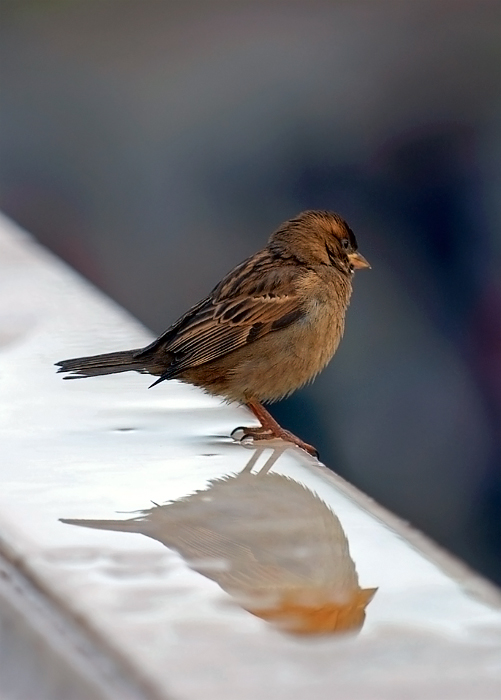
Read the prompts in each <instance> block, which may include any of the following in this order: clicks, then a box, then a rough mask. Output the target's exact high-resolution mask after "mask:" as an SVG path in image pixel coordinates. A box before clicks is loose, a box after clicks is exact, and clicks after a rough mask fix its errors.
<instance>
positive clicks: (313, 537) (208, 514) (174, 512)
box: [63, 445, 376, 634]
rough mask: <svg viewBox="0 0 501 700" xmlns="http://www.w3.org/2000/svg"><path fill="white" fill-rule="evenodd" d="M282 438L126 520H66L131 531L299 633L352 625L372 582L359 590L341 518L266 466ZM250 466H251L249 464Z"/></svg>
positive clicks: (360, 616) (359, 621)
mask: <svg viewBox="0 0 501 700" xmlns="http://www.w3.org/2000/svg"><path fill="white" fill-rule="evenodd" d="M284 449H287V447H286V446H285V445H280V446H277V447H274V448H273V449H272V450H271V455H269V456H268V458H267V459H266V461H265V462H264V464H262V465H260V467H259V466H257V465H258V462H259V460H260V457H262V453H263V452H269V451H270V450H268V449H266V447H260V448H257V449H253V448H251V453H252V454H251V457H250V459H249V461H248V463H247V464H246V465H245V467H244V468H243V470H242V471H241V472H240V473H238V474H234V475H227V476H225V477H223V478H220V479H214V480H212V481H210V482H209V484H208V485H207V488H206V489H203V490H200V491H197V492H195V493H193V494H191V495H189V496H186V497H184V498H181V499H178V500H177V501H174V502H172V503H169V504H166V505H162V506H161V505H158V504H155V505H154V506H153V507H152V508H149V509H147V510H144V511H142V512H141V514H140V515H139V516H136V517H134V518H132V519H128V520H70V519H67V520H64V521H63V522H66V523H69V524H72V525H81V526H84V527H90V528H97V529H100V530H117V531H121V532H138V533H141V534H143V535H147V536H148V537H152V538H153V539H156V540H158V541H159V542H162V543H163V544H165V545H166V546H167V547H170V548H172V549H175V550H176V551H178V552H179V553H180V554H181V555H182V556H183V558H184V560H185V561H186V562H187V564H188V565H189V566H190V567H191V568H192V569H194V570H195V571H198V572H199V573H201V574H203V575H204V576H207V577H208V578H210V579H212V580H213V581H216V583H218V584H219V585H220V586H221V588H222V589H223V590H225V591H226V592H227V593H229V594H230V595H231V596H232V598H234V599H235V600H236V601H237V602H238V603H239V604H240V605H241V606H242V607H243V608H244V609H245V610H247V611H249V612H250V613H253V614H254V615H256V616H257V617H260V618H262V619H264V620H268V621H270V622H273V623H275V624H276V625H277V626H279V627H280V628H281V629H283V630H285V631H288V632H294V633H299V634H318V633H333V632H340V631H348V630H358V629H360V628H361V627H362V625H363V623H364V620H365V607H366V606H367V604H368V603H369V602H370V601H371V600H372V598H373V596H374V594H375V592H376V589H375V588H367V589H361V588H360V586H359V583H358V576H357V572H356V569H355V564H354V562H353V560H352V559H351V557H350V552H349V544H348V540H347V539H346V535H345V533H344V531H343V528H342V526H341V523H340V521H339V519H338V518H337V517H336V515H335V514H334V513H333V512H332V510H330V508H329V507H328V506H327V505H326V504H325V503H324V502H323V501H322V500H321V499H320V498H319V497H318V496H317V495H316V494H315V493H313V492H312V491H310V490H309V489H308V488H307V487H306V486H304V485H303V484H301V483H299V482H298V481H296V480H294V479H292V478H290V477H288V476H285V475H283V474H280V473H277V472H271V469H272V468H273V466H274V465H275V464H276V462H277V460H278V459H279V457H280V455H281V454H282V453H283V451H284ZM254 468H257V470H256V471H255V472H253V469H254Z"/></svg>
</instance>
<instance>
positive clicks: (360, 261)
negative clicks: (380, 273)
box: [348, 253, 371, 270]
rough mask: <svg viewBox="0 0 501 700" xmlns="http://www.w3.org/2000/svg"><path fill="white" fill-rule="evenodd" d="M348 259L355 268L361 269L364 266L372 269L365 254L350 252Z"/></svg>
mask: <svg viewBox="0 0 501 700" xmlns="http://www.w3.org/2000/svg"><path fill="white" fill-rule="evenodd" d="M348 260H349V261H350V264H351V265H353V267H354V268H355V270H361V269H362V268H364V267H368V268H369V269H370V267H371V266H370V265H369V263H368V262H367V260H366V259H365V258H364V256H363V255H360V253H350V254H349V255H348Z"/></svg>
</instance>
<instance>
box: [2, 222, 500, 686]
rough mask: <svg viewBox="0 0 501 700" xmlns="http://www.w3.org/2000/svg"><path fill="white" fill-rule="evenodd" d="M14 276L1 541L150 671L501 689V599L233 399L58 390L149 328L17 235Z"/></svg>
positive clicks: (141, 338)
mask: <svg viewBox="0 0 501 700" xmlns="http://www.w3.org/2000/svg"><path fill="white" fill-rule="evenodd" d="M0 272H1V273H2V274H0V285H3V287H4V291H5V294H3V295H1V294H0V320H1V319H3V328H2V334H3V335H2V337H8V338H9V339H10V340H9V342H8V343H6V344H5V345H3V346H2V348H1V349H0V382H1V396H2V399H1V402H0V430H1V449H2V460H1V464H0V478H1V489H0V551H1V552H2V554H3V555H4V556H7V557H8V558H9V559H10V561H12V562H15V564H16V566H18V567H20V568H21V569H22V570H23V572H26V574H27V575H28V576H29V577H30V578H31V579H32V580H33V581H34V582H35V583H36V585H37V587H38V588H39V589H40V590H41V591H45V592H46V593H47V595H48V597H50V599H51V600H52V601H56V602H57V604H58V605H59V606H60V608H61V610H64V611H66V612H67V614H68V615H70V616H72V618H74V619H75V620H78V622H79V624H80V625H81V626H82V628H83V629H85V630H89V631H90V632H92V634H95V635H98V636H99V638H100V639H103V640H105V642H106V644H107V645H108V647H109V648H110V650H113V653H116V654H119V655H120V656H121V658H123V659H125V660H126V663H127V665H128V667H129V668H130V669H131V673H133V674H134V676H135V677H138V678H142V679H146V680H147V681H148V683H150V684H151V685H153V686H154V687H155V688H156V689H158V692H159V693H160V695H159V697H164V695H166V696H167V697H173V698H177V697H182V698H202V697H203V698H204V700H207V698H210V697H217V698H218V700H226V699H228V700H235V698H239V700H251V699H253V698H260V699H262V698H264V700H267V699H268V698H269V699H270V700H271V699H273V700H277V699H278V700H281V699H282V698H283V700H286V699H287V700H303V698H304V697H310V696H311V694H312V693H313V694H314V697H315V698H319V699H320V700H323V699H324V698H325V699H326V700H327V698H329V699H330V698H332V697H333V693H334V690H336V692H337V694H338V696H339V697H357V698H367V700H369V699H370V700H377V698H393V697H395V698H396V699H397V698H398V700H400V699H401V698H402V697H408V696H411V697H426V698H427V699H428V698H436V699H437V700H442V698H443V697H454V698H455V700H463V699H464V700H471V699H472V698H477V697H482V698H483V699H484V698H485V699H487V698H489V699H490V698H496V700H497V698H498V696H499V685H500V683H501V652H500V649H501V612H500V610H499V600H500V599H499V594H498V593H497V592H496V591H494V590H493V589H492V588H490V587H489V586H488V585H487V584H485V583H484V582H482V581H481V580H480V579H478V578H477V577H476V576H475V575H473V574H472V573H471V572H468V571H467V570H465V569H464V568H463V567H461V566H456V565H455V564H454V563H453V562H451V560H450V559H449V558H448V557H447V556H443V555H442V554H441V553H440V551H438V550H436V549H435V548H434V547H432V546H430V544H429V543H426V542H423V541H422V540H421V539H420V538H419V536H416V534H415V533H413V532H412V531H411V530H409V529H407V528H406V527H405V526H404V525H403V524H402V523H400V522H399V521H397V520H394V519H392V517H391V516H389V515H388V514H386V513H384V512H383V511H382V510H381V509H379V508H378V507H377V505H375V504H373V503H372V502H371V501H370V499H368V498H366V497H364V496H363V495H361V494H360V493H358V492H357V491H356V490H354V489H352V488H351V487H350V486H349V485H347V484H346V483H345V482H344V481H342V480H341V479H339V478H338V477H336V475H335V474H333V473H332V472H329V471H327V470H326V469H325V468H323V467H322V466H319V465H318V463H316V462H315V460H313V459H312V458H310V457H308V456H307V455H306V454H305V453H302V452H300V451H299V450H296V449H294V448H290V449H286V450H285V451H282V450H281V449H279V448H280V447H283V445H282V446H280V445H277V444H272V445H271V444H270V445H267V446H266V448H264V445H259V448H260V449H254V448H253V447H251V446H244V445H241V444H239V443H237V442H235V441H233V440H232V439H231V438H230V437H229V436H230V434H231V431H232V430H233V429H234V428H235V427H236V426H238V425H242V424H244V423H245V424H247V423H248V422H249V416H248V414H247V412H246V411H245V410H244V409H242V408H240V407H238V406H226V405H224V404H221V403H220V402H218V401H215V400H214V399H211V398H209V397H207V396H205V395H203V394H202V393H200V392H199V391H197V390H195V389H193V388H190V387H187V386H183V385H180V384H178V383H176V382H168V383H167V382H166V383H165V385H162V386H161V387H158V388H157V389H154V390H151V391H148V389H147V386H148V384H149V381H148V378H147V377H144V376H140V375H133V374H130V375H122V376H116V377H102V378H97V379H96V380H83V381H74V382H64V381H62V380H61V377H60V376H58V375H56V374H55V372H54V368H53V366H52V363H53V362H54V361H56V360H59V359H61V358H64V357H71V356H75V355H77V354H79V353H81V354H85V353H86V352H92V351H95V352H99V351H103V352H104V351H106V350H112V349H114V348H116V347H127V346H128V345H131V346H133V345H135V344H136V343H137V344H140V343H143V342H145V341H146V340H147V339H148V337H149V336H148V334H147V333H146V331H145V330H144V329H143V328H142V327H141V326H139V325H138V324H137V323H135V322H134V321H133V319H131V318H130V317H128V316H127V314H125V313H124V312H122V311H121V310H119V309H117V307H115V306H114V305H113V304H111V302H109V301H107V300H106V299H105V298H103V297H102V296H100V295H99V294H97V293H95V292H94V291H93V290H92V289H91V288H89V287H88V286H87V285H86V284H85V283H84V282H82V281H81V280H80V279H79V278H77V277H75V276H74V275H73V274H72V273H71V272H69V271H67V270H66V269H65V268H64V267H63V266H61V265H59V264H58V263H57V262H55V261H53V260H52V259H50V258H48V257H47V256H46V255H45V254H44V253H43V252H40V251H38V249H36V248H35V249H32V248H30V247H29V246H28V247H27V248H26V247H25V244H24V243H23V242H18V241H16V240H11V239H10V238H9V236H7V237H6V238H4V239H3V238H2V235H1V228H0ZM14 311H15V313H14ZM17 313H18V314H19V319H20V320H19V323H17V322H16V314H17ZM26 318H34V319H36V321H35V322H34V323H33V324H28V326H27V327H26V328H25V331H24V332H23V333H20V332H19V329H20V328H21V327H22V323H21V320H22V319H26ZM261 447H263V449H261ZM270 460H271V461H270ZM330 466H331V467H333V468H334V469H335V467H336V465H330ZM432 487H433V485H432V484H431V485H430V488H432ZM60 519H64V520H65V521H66V522H64V523H62V522H60ZM69 521H71V522H72V523H73V525H72V526H70V525H68V524H67V523H68V522H69ZM76 523H78V525H84V527H81V526H78V527H77V526H75V524H76ZM145 535H146V536H145ZM374 589H377V592H376V593H375V594H374ZM373 594H374V595H373ZM372 596H373V597H372ZM371 598H372V599H371ZM364 617H365V621H364ZM355 633H356V634H355ZM411 691H412V693H414V695H412V694H411ZM162 693H163V695H161V694H162Z"/></svg>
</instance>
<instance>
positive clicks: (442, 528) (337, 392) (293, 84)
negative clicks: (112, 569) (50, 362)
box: [0, 0, 501, 582]
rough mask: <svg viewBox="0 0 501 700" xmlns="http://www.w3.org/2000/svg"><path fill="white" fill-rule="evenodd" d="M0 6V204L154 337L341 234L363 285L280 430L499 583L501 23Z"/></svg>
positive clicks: (388, 13)
mask: <svg viewBox="0 0 501 700" xmlns="http://www.w3.org/2000/svg"><path fill="white" fill-rule="evenodd" d="M0 8H1V18H0V19H1V21H0V51H1V55H0V61H1V97H0V100H1V103H0V104H1V114H0V116H1V129H0V150H1V159H0V207H1V208H2V209H3V210H4V211H5V212H6V213H7V214H8V215H10V216H11V217H12V218H14V219H15V220H16V221H18V222H19V223H20V224H21V225H23V226H25V227H26V228H27V229H28V230H29V231H31V232H33V233H34V234H35V235H36V236H37V237H38V238H39V240H40V241H42V242H43V243H44V244H46V245H47V246H49V247H50V248H51V249H52V250H54V251H55V252H56V253H58V254H59V255H60V256H61V257H63V258H64V259H65V260H67V261H68V262H69V263H70V264H71V265H73V266H74V267H75V268H77V269H78V270H80V271H81V272H82V273H83V274H84V275H85V276H87V277H88V278H89V279H91V280H92V281H93V282H94V283H95V284H97V285H98V286H99V287H101V288H102V289H103V290H105V291H106V292H107V293H108V294H110V295H111V296H112V297H113V298H115V299H117V300H118V301H119V302H120V303H121V304H123V305H124V306H125V307H127V308H128V309H130V311H131V312H132V313H133V314H135V315H136V316H138V317H139V318H140V319H141V320H142V321H144V322H145V323H146V325H148V326H149V327H150V328H151V329H153V330H154V331H158V332H160V331H162V330H164V329H165V328H166V327H167V326H168V325H169V324H170V323H171V322H173V321H174V320H175V319H176V318H177V316H178V315H180V314H181V313H183V312H184V311H185V310H186V309H187V308H188V306H189V305H191V304H192V303H194V302H196V301H198V299H199V298H200V297H201V296H202V295H205V294H207V293H208V292H209V291H210V289H211V288H212V286H214V284H215V283H216V282H217V281H218V280H219V278H220V277H221V276H222V275H223V274H224V273H226V272H227V271H228V270H229V269H230V268H231V267H232V266H233V265H234V264H236V263H237V262H239V261H240V260H242V259H243V258H245V257H246V256H247V255H249V254H251V253H252V252H254V251H255V250H256V249H257V248H258V247H260V246H261V245H263V243H264V242H265V241H266V239H267V238H268V236H269V234H270V233H271V231H272V230H273V229H274V228H276V227H277V226H278V224H279V223H280V222H281V221H282V220H284V219H287V218H289V217H291V216H293V215H295V214H296V213H298V212H299V211H301V210H303V209H307V208H325V209H333V210H335V211H337V212H339V213H341V214H342V215H343V216H344V217H345V218H346V219H347V220H348V222H349V223H350V225H351V227H352V228H353V230H354V231H355V233H356V235H357V237H358V241H359V246H360V250H361V252H362V253H363V254H364V255H365V256H366V257H367V258H368V259H369V260H370V262H371V263H372V267H373V269H372V270H371V271H363V272H360V273H358V274H357V275H356V278H355V285H354V286H355V289H354V295H353V301H352V305H351V307H350V310H349V314H348V319H347V330H346V334H345V339H344V341H343V343H342V345H341V348H340V350H339V352H338V354H337V355H336V357H335V359H334V361H333V362H332V363H331V365H330V366H329V368H328V369H327V370H326V371H324V373H323V374H322V375H321V376H320V377H319V378H318V379H317V380H316V382H315V383H314V385H312V386H311V387H308V388H307V389H305V390H303V391H301V392H298V393H297V394H296V395H295V396H293V397H292V398H291V399H289V400H287V401H284V402H282V403H281V404H277V405H276V406H274V407H273V408H272V412H273V413H274V414H275V415H276V416H277V418H278V419H279V420H280V421H282V422H283V423H284V424H285V426H286V427H288V428H290V429H292V430H293V431H294V432H297V434H299V435H300V436H301V437H303V438H304V439H305V440H307V441H308V442H312V443H314V444H315V445H317V446H318V448H319V450H320V453H321V456H322V458H323V459H324V461H325V462H326V463H327V464H328V465H329V466H330V467H332V468H333V469H335V470H336V471H337V472H339V473H340V474H342V475H344V476H345V477H346V478H348V479H349V480H350V481H352V482H354V483H355V484H357V485H359V486H360V487H361V488H362V489H364V490H365V491H367V492H368V493H369V494H371V495H373V496H374V497H375V498H376V499H378V500H379V501H380V502H382V503H383V504H385V505H386V506H388V507H389V508H391V509H392V510H394V511H395V512H397V513H399V514H400V515H402V516H403V517H404V518H407V519H408V520H410V521H411V522H412V523H414V524H415V525H416V526H417V527H419V528H421V529H422V530H424V531H425V532H426V533H428V534H429V535H431V536H432V537H433V538H435V539H436V540H437V541H438V542H440V543H441V544H443V545H445V546H446V547H448V548H449V549H451V550H452V551H454V552H455V553H456V554H458V555H459V556H460V557H462V558H464V559H465V560H466V561H468V562H469V563H470V564H471V565H472V566H473V567H475V568H476V569H478V570H480V571H482V572H483V573H484V574H486V575H487V576H490V577H491V578H492V579H494V580H497V581H498V582H501V565H500V561H501V558H500V543H501V537H500V535H501V517H500V505H501V498H500V495H501V489H500V470H499V467H500V457H501V435H500V425H501V421H500V418H501V277H500V271H501V233H500V223H501V221H500V219H501V206H500V194H499V186H500V184H501V182H500V180H501V168H500V155H501V153H500V151H501V148H500V146H501V127H500V124H501V122H500V117H501V114H500V113H501V102H500V84H501V82H500V78H501V68H500V67H501V42H500V39H501V36H500V26H501V4H500V2H498V1H494V0H450V1H445V0H413V1H412V2H404V1H402V0H398V1H397V0H395V1H394V2H393V1H381V0H366V1H365V2H360V1H358V0H350V1H348V0H346V1H345V2H341V1H336V0H332V1H331V2H327V1H324V2H316V1H315V0H308V1H306V0H305V1H303V2H294V1H289V2H259V1H256V0H253V1H250V0H249V1H246V2H245V1H240V2H238V1H233V2H215V1H212V0H208V1H206V2H201V1H200V0H199V2H192V1H191V0H185V1H184V2H170V1H168V0H165V1H163V2H161V1H156V0H99V2H97V1H94V2H92V1H89V0H86V1H78V0H73V1H70V0H66V1H65V0H59V1H56V0H53V1H52V2H49V1H47V2H44V1H43V0H38V1H32V2H28V1H25V0H13V1H11V2H9V1H8V0H3V1H2V2H1V3H0ZM109 349H110V350H114V349H116V348H114V347H111V344H110V348H109ZM58 359H60V358H54V360H58ZM117 381H119V380H117ZM97 390H98V389H97ZM159 390H160V391H161V388H160V389H159Z"/></svg>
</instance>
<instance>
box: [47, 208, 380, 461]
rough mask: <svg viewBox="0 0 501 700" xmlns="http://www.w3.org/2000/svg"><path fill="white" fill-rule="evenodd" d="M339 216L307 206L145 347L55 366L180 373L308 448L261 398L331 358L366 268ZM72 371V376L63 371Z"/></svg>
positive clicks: (256, 433) (284, 390)
mask: <svg viewBox="0 0 501 700" xmlns="http://www.w3.org/2000/svg"><path fill="white" fill-rule="evenodd" d="M356 251H357V242H356V239H355V236H354V234H353V232H352V231H351V229H350V228H349V227H348V225H347V224H346V223H345V222H344V221H343V219H341V217H339V216H338V215H337V214H332V213H330V212H325V211H307V212H304V213H303V214H300V215H299V216H297V217H296V218H295V219H291V220H290V221H287V222H285V223H284V224H282V226H281V227H280V228H279V229H278V230H277V231H275V233H273V234H272V236H271V238H270V240H269V242H268V245H267V246H266V247H265V248H263V249H262V250H260V251H259V252H258V253H256V254H255V255H253V256H252V257H251V258H249V259H248V260H246V261H245V262H243V263H241V264H240V265H238V266H237V267H236V268H235V269H234V270H232V272H230V273H229V274H228V275H227V276H226V277H225V278H224V279H223V280H222V281H221V282H220V283H219V284H218V285H217V286H216V287H215V288H214V289H213V290H212V292H211V293H210V294H209V296H208V297H206V298H205V299H203V300H202V301H201V302H199V303H198V304H196V305H195V306H194V307H193V308H192V309H190V310H189V311H188V313H186V314H185V315H184V316H182V318H180V319H179V320H178V321H177V322H176V323H174V324H173V325H172V326H171V327H170V328H169V329H168V330H166V331H165V333H163V334H162V335H161V336H160V337H159V338H158V339H157V340H155V341H154V342H153V343H151V344H150V345H148V346H147V347H146V348H141V349H138V350H126V351H122V352H113V353H109V354H105V355H95V356H93V357H81V358H76V359H72V360H63V361H62V362H59V363H57V364H58V365H59V367H60V369H59V372H71V373H72V376H84V377H90V376H94V375H100V374H112V373H114V372H126V371H128V370H135V371H137V372H145V373H149V374H153V375H159V377H160V379H158V380H157V381H156V382H155V384H158V382H161V381H163V380H165V379H174V378H175V379H179V380H181V381H183V382H188V383H189V384H195V385H196V386H200V387H203V388H204V389H205V390H206V391H208V392H209V393H210V394H216V395H219V396H223V397H225V398H226V399H228V400H229V401H239V402H242V403H245V404H247V406H248V407H249V408H250V409H251V411H252V412H253V413H254V415H255V416H256V417H257V418H258V420H259V421H260V423H261V428H245V429H244V434H245V436H252V437H253V438H255V439H260V438H261V439H262V438H267V437H280V438H283V439H285V440H287V441H289V442H293V443H294V444H296V445H298V446H299V447H302V448H303V449H306V450H308V451H309V452H310V453H312V454H316V451H315V450H314V448H312V447H311V446H309V445H306V443H304V442H303V441H302V440H299V439H298V438H296V437H295V436H294V435H292V434H291V433H289V432H288V431H285V430H283V429H282V428H281V427H280V426H279V425H278V423H277V422H276V421H275V420H274V419H273V418H272V416H271V415H270V414H269V413H268V411H267V410H266V409H265V408H264V407H263V406H262V405H261V402H262V401H275V400H276V399H280V398H282V397H284V396H287V395H288V394H290V393H291V392H293V391H294V390H295V389H297V388H298V387H300V386H302V385H303V384H305V383H306V382H308V381H310V380H311V379H313V377H315V375H316V374H317V373H318V372H320V370H321V369H323V367H324V366H325V365H326V364H327V362H328V361H329V360H330V358H331V357H332V355H333V354H334V352H335V351H336V348H337V346H338V344H339V341H340V339H341V336H342V334H343V329H344V315H345V311H346V307H347V306H348V302H349V299H350V295H351V278H352V273H353V271H354V270H355V269H356V268H361V267H368V266H369V265H368V263H367V261H366V260H365V259H364V258H363V257H362V256H361V255H360V254H359V253H357V252H356ZM68 378H70V377H68Z"/></svg>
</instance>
